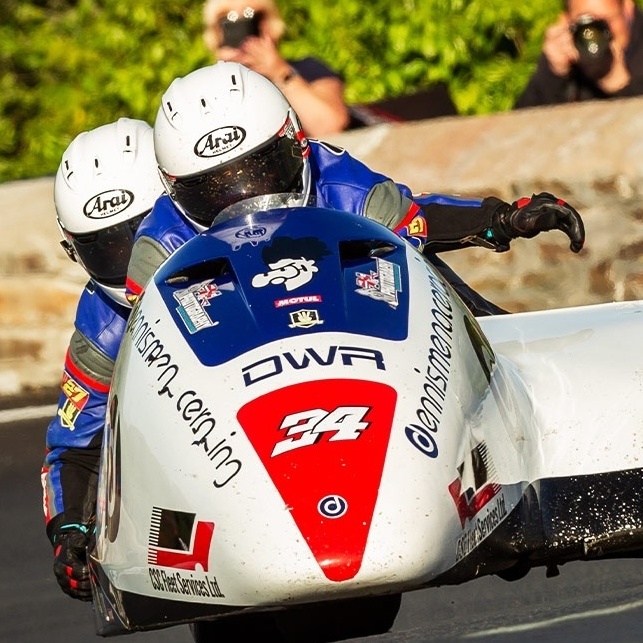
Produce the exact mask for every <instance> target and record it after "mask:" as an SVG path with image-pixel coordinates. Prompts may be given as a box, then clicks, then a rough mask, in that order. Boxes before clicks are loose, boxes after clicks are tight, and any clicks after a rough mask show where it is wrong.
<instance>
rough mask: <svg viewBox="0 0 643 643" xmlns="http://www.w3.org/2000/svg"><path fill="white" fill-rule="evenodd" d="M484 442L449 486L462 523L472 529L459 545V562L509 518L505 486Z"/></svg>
mask: <svg viewBox="0 0 643 643" xmlns="http://www.w3.org/2000/svg"><path fill="white" fill-rule="evenodd" d="M496 480H497V473H496V468H495V466H494V464H493V460H492V458H491V455H490V454H489V451H488V449H487V445H486V444H485V443H484V442H481V443H480V444H478V445H476V446H475V447H474V448H473V449H471V451H470V453H469V457H468V458H467V459H466V460H464V461H463V462H462V463H461V464H460V466H459V467H458V477H457V478H456V479H455V480H454V481H453V482H452V483H451V484H450V485H449V493H450V494H451V497H452V498H453V502H454V503H455V506H456V509H457V512H458V516H459V517H460V524H461V525H462V528H463V529H464V526H465V524H466V523H467V521H468V522H469V527H468V528H467V529H466V530H465V532H464V533H463V534H462V536H460V538H459V539H458V541H457V543H456V560H461V559H462V558H464V557H465V556H467V555H468V554H470V553H471V552H472V551H473V550H474V549H475V548H476V547H477V546H478V545H479V544H480V543H481V542H482V541H483V540H484V539H485V538H486V537H487V536H488V535H489V534H490V533H491V532H492V531H493V530H494V529H495V528H496V527H497V526H498V525H499V524H500V522H502V520H503V519H504V518H505V517H506V515H507V509H506V503H505V497H504V494H502V487H501V485H500V484H498V482H496Z"/></svg>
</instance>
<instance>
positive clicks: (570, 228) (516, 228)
mask: <svg viewBox="0 0 643 643" xmlns="http://www.w3.org/2000/svg"><path fill="white" fill-rule="evenodd" d="M490 230H491V233H492V236H493V240H494V242H495V243H496V244H497V250H498V251H499V252H504V251H505V250H509V242H510V241H511V240H512V239H516V238H518V237H523V238H527V239H530V238H532V237H535V236H536V235H537V234H539V233H541V232H547V231H548V230H561V231H562V232H564V233H565V234H566V235H567V236H568V237H569V240H570V246H569V247H570V249H571V250H572V252H579V251H580V250H581V248H582V247H583V244H584V243H585V226H584V225H583V220H582V219H581V216H580V214H579V213H578V212H577V211H576V210H575V209H574V208H573V207H572V206H571V205H569V204H568V203H566V202H565V201H563V200H562V199H558V198H556V197H555V196H554V195H552V194H549V193H548V192H541V193H540V194H534V195H532V196H531V198H529V197H525V198H522V199H518V201H514V202H513V203H511V204H508V203H505V204H502V205H501V206H500V207H498V209H497V210H496V211H495V212H494V214H493V217H492V221H491V228H490Z"/></svg>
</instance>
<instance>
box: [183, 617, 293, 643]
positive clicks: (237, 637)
mask: <svg viewBox="0 0 643 643" xmlns="http://www.w3.org/2000/svg"><path fill="white" fill-rule="evenodd" d="M190 631H191V632H192V637H193V638H194V641H195V643H237V642H238V641H261V643H285V640H284V639H283V637H282V635H281V633H280V632H279V630H278V629H277V626H276V624H275V621H274V619H273V616H272V613H271V612H258V613H255V614H243V615H241V614H240V615H235V616H227V617H225V618H221V619H219V620H216V621H198V622H196V623H192V624H191V625H190Z"/></svg>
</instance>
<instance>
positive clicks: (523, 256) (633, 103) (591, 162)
mask: <svg viewBox="0 0 643 643" xmlns="http://www.w3.org/2000/svg"><path fill="white" fill-rule="evenodd" d="M329 141H330V142H333V143H336V144H339V145H342V146H344V147H346V148H347V149H348V150H349V151H350V152H351V153H352V154H353V155H354V156H356V157H358V158H360V159H361V160H363V161H364V162H365V163H366V164H367V165H369V166H371V167H372V168H374V169H376V170H378V171H380V172H383V173H384V174H387V175H389V176H391V177H393V178H394V179H395V180H396V181H399V182H402V183H406V184H407V185H409V186H410V187H411V188H412V189H413V190H414V191H430V192H445V193H449V194H461V195H465V196H488V195H495V196H499V197H501V198H503V199H506V200H509V201H512V200H514V199H516V198H517V197H519V196H524V195H529V194H531V193H532V192H538V191H542V190H546V191H550V192H553V193H555V194H556V195H557V196H560V197H563V198H565V199H567V200H568V201H569V202H570V203H572V204H573V205H575V206H576V207H577V208H578V209H579V210H580V211H581V213H582V214H583V217H584V220H585V224H586V230H587V242H586V247H585V248H584V249H583V250H582V252H581V253H580V254H579V255H574V254H573V253H571V252H570V251H569V249H568V244H567V239H566V237H565V236H564V235H563V234H562V233H560V232H550V233H546V234H541V235H539V236H538V237H536V238H535V239H531V240H523V239H519V240H516V241H514V242H513V243H512V249H511V251H510V252H507V253H502V254H495V253H492V252H490V251H488V250H484V249H482V248H471V249H465V250H457V251H453V252H450V253H446V254H444V255H442V256H443V258H444V259H445V260H446V261H447V262H448V263H449V264H450V265H451V266H452V267H453V268H454V269H455V270H456V272H458V274H460V276H461V277H462V278H463V279H464V280H465V281H467V282H469V283H470V284H471V285H472V286H473V287H474V288H476V289H477V290H479V291H480V292H481V293H482V294H484V295H485V296H486V297H488V298H489V299H491V300H492V301H494V302H495V303H497V304H499V305H501V306H503V307H505V308H507V309H509V310H511V311H514V312H516V311H524V310H537V309H546V308H556V307H565V306H577V305H585V304H594V303H602V302H608V301H615V300H631V299H643V226H642V225H641V222H642V221H643V99H639V98H635V99H628V100H622V101H611V102H596V103H586V104H582V105H570V106H568V105H565V106H559V107H554V108H538V109H530V110H523V111H520V112H510V113H503V114H494V115H490V116H484V117H449V118H441V119H434V120H430V121H423V122H415V123H407V124H392V125H389V124H383V125H376V126H373V127H371V128H367V129H363V130H356V131H352V132H346V133H344V134H341V135H338V136H335V137H332V138H330V139H329ZM52 190H53V179H52V178H51V177H45V178H42V179H37V180H32V181H19V182H14V183H7V184H4V185H2V186H0V212H2V216H3V219H4V222H5V226H3V229H2V233H1V234H0V404H1V403H2V400H3V399H8V398H10V397H13V396H16V395H23V396H26V398H27V399H29V397H30V396H31V397H33V398H34V399H35V398H36V397H37V395H38V394H40V393H42V391H43V390H44V391H50V392H51V391H53V390H54V389H55V387H56V386H57V384H58V380H59V377H60V372H61V367H62V363H63V359H64V353H65V349H66V347H67V342H68V340H69V337H70V335H71V332H72V327H73V319H74V313H75V308H76V302H77V299H78V296H79V294H80V291H81V288H82V285H83V284H84V282H85V276H84V273H83V271H82V270H81V269H80V268H79V266H77V265H76V264H73V263H72V262H70V261H69V260H68V259H67V258H66V256H65V254H64V252H63V250H62V249H61V248H60V246H59V243H58V242H59V239H60V235H59V233H58V230H57V227H56V223H55V216H54V208H53V201H52Z"/></svg>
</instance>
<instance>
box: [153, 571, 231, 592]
mask: <svg viewBox="0 0 643 643" xmlns="http://www.w3.org/2000/svg"><path fill="white" fill-rule="evenodd" d="M148 572H149V575H150V582H151V583H152V588H153V589H154V590H156V591H157V592H168V593H170V594H182V595H183V596H201V597H203V598H225V594H224V593H223V592H222V591H221V589H220V588H219V583H218V581H217V577H216V576H213V575H212V574H200V575H198V576H196V575H195V574H185V573H181V572H179V571H175V572H172V573H168V572H166V571H165V570H164V569H155V568H153V567H149V568H148Z"/></svg>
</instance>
